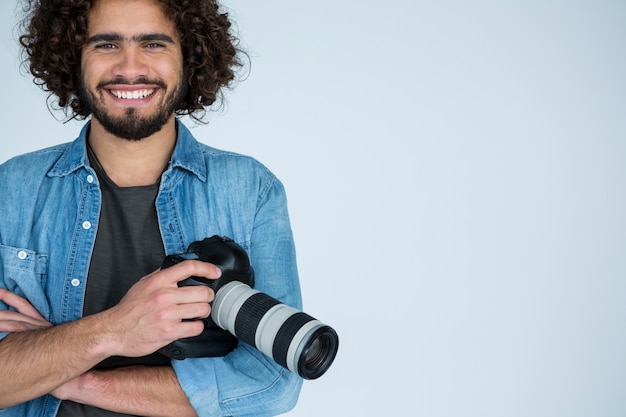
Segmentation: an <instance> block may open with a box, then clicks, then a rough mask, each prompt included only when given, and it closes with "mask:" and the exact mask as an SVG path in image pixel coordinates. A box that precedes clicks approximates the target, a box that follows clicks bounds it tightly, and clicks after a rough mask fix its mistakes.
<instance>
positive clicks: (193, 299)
mask: <svg viewBox="0 0 626 417" xmlns="http://www.w3.org/2000/svg"><path fill="white" fill-rule="evenodd" d="M173 291H174V294H175V295H174V297H175V300H174V301H175V302H176V303H177V304H189V303H210V302H212V301H213V299H214V298H215V291H213V290H212V289H211V288H210V287H208V286H206V285H192V286H187V287H176V289H174V290H173Z"/></svg>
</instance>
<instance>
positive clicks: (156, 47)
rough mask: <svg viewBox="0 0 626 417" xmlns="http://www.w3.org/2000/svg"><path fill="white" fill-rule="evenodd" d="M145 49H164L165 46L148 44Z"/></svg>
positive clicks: (157, 43) (155, 43)
mask: <svg viewBox="0 0 626 417" xmlns="http://www.w3.org/2000/svg"><path fill="white" fill-rule="evenodd" d="M145 47H146V48H148V49H159V48H165V45H163V44H162V43H159V42H150V43H147V44H146V45H145Z"/></svg>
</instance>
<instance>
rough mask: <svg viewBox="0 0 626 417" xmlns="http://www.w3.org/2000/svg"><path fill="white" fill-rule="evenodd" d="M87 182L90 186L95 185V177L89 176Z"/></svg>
mask: <svg viewBox="0 0 626 417" xmlns="http://www.w3.org/2000/svg"><path fill="white" fill-rule="evenodd" d="M87 182H88V183H89V184H92V183H93V175H87Z"/></svg>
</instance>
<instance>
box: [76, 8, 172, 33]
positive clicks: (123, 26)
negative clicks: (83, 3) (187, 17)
mask: <svg viewBox="0 0 626 417" xmlns="http://www.w3.org/2000/svg"><path fill="white" fill-rule="evenodd" d="M98 33H116V34H121V35H125V36H126V35H128V36H132V35H134V34H138V33H165V34H168V35H170V36H171V37H172V38H173V39H178V31H177V29H176V25H175V24H174V22H173V21H172V20H171V19H169V18H168V17H167V15H166V14H165V11H164V9H163V6H162V5H161V4H160V3H159V2H158V1H157V0H97V1H95V2H94V3H93V5H92V7H91V10H90V11H89V14H88V20H87V35H88V36H93V35H94V34H98Z"/></svg>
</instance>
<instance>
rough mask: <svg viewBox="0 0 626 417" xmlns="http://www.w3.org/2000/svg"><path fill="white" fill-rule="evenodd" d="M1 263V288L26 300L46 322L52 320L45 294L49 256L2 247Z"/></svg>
mask: <svg viewBox="0 0 626 417" xmlns="http://www.w3.org/2000/svg"><path fill="white" fill-rule="evenodd" d="M0 263H1V266H2V270H1V271H2V272H0V286H3V287H5V288H6V289H7V290H9V291H11V292H13V293H15V294H17V295H19V296H21V297H24V298H26V299H27V300H28V301H30V303H31V304H32V305H33V307H35V308H36V309H37V310H38V311H39V313H40V314H41V315H42V316H43V317H44V318H45V319H46V320H50V304H49V302H48V298H47V297H46V293H45V287H46V280H47V278H48V256H47V255H43V254H38V253H36V252H34V251H32V250H29V249H25V248H15V247H11V246H4V245H0Z"/></svg>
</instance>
